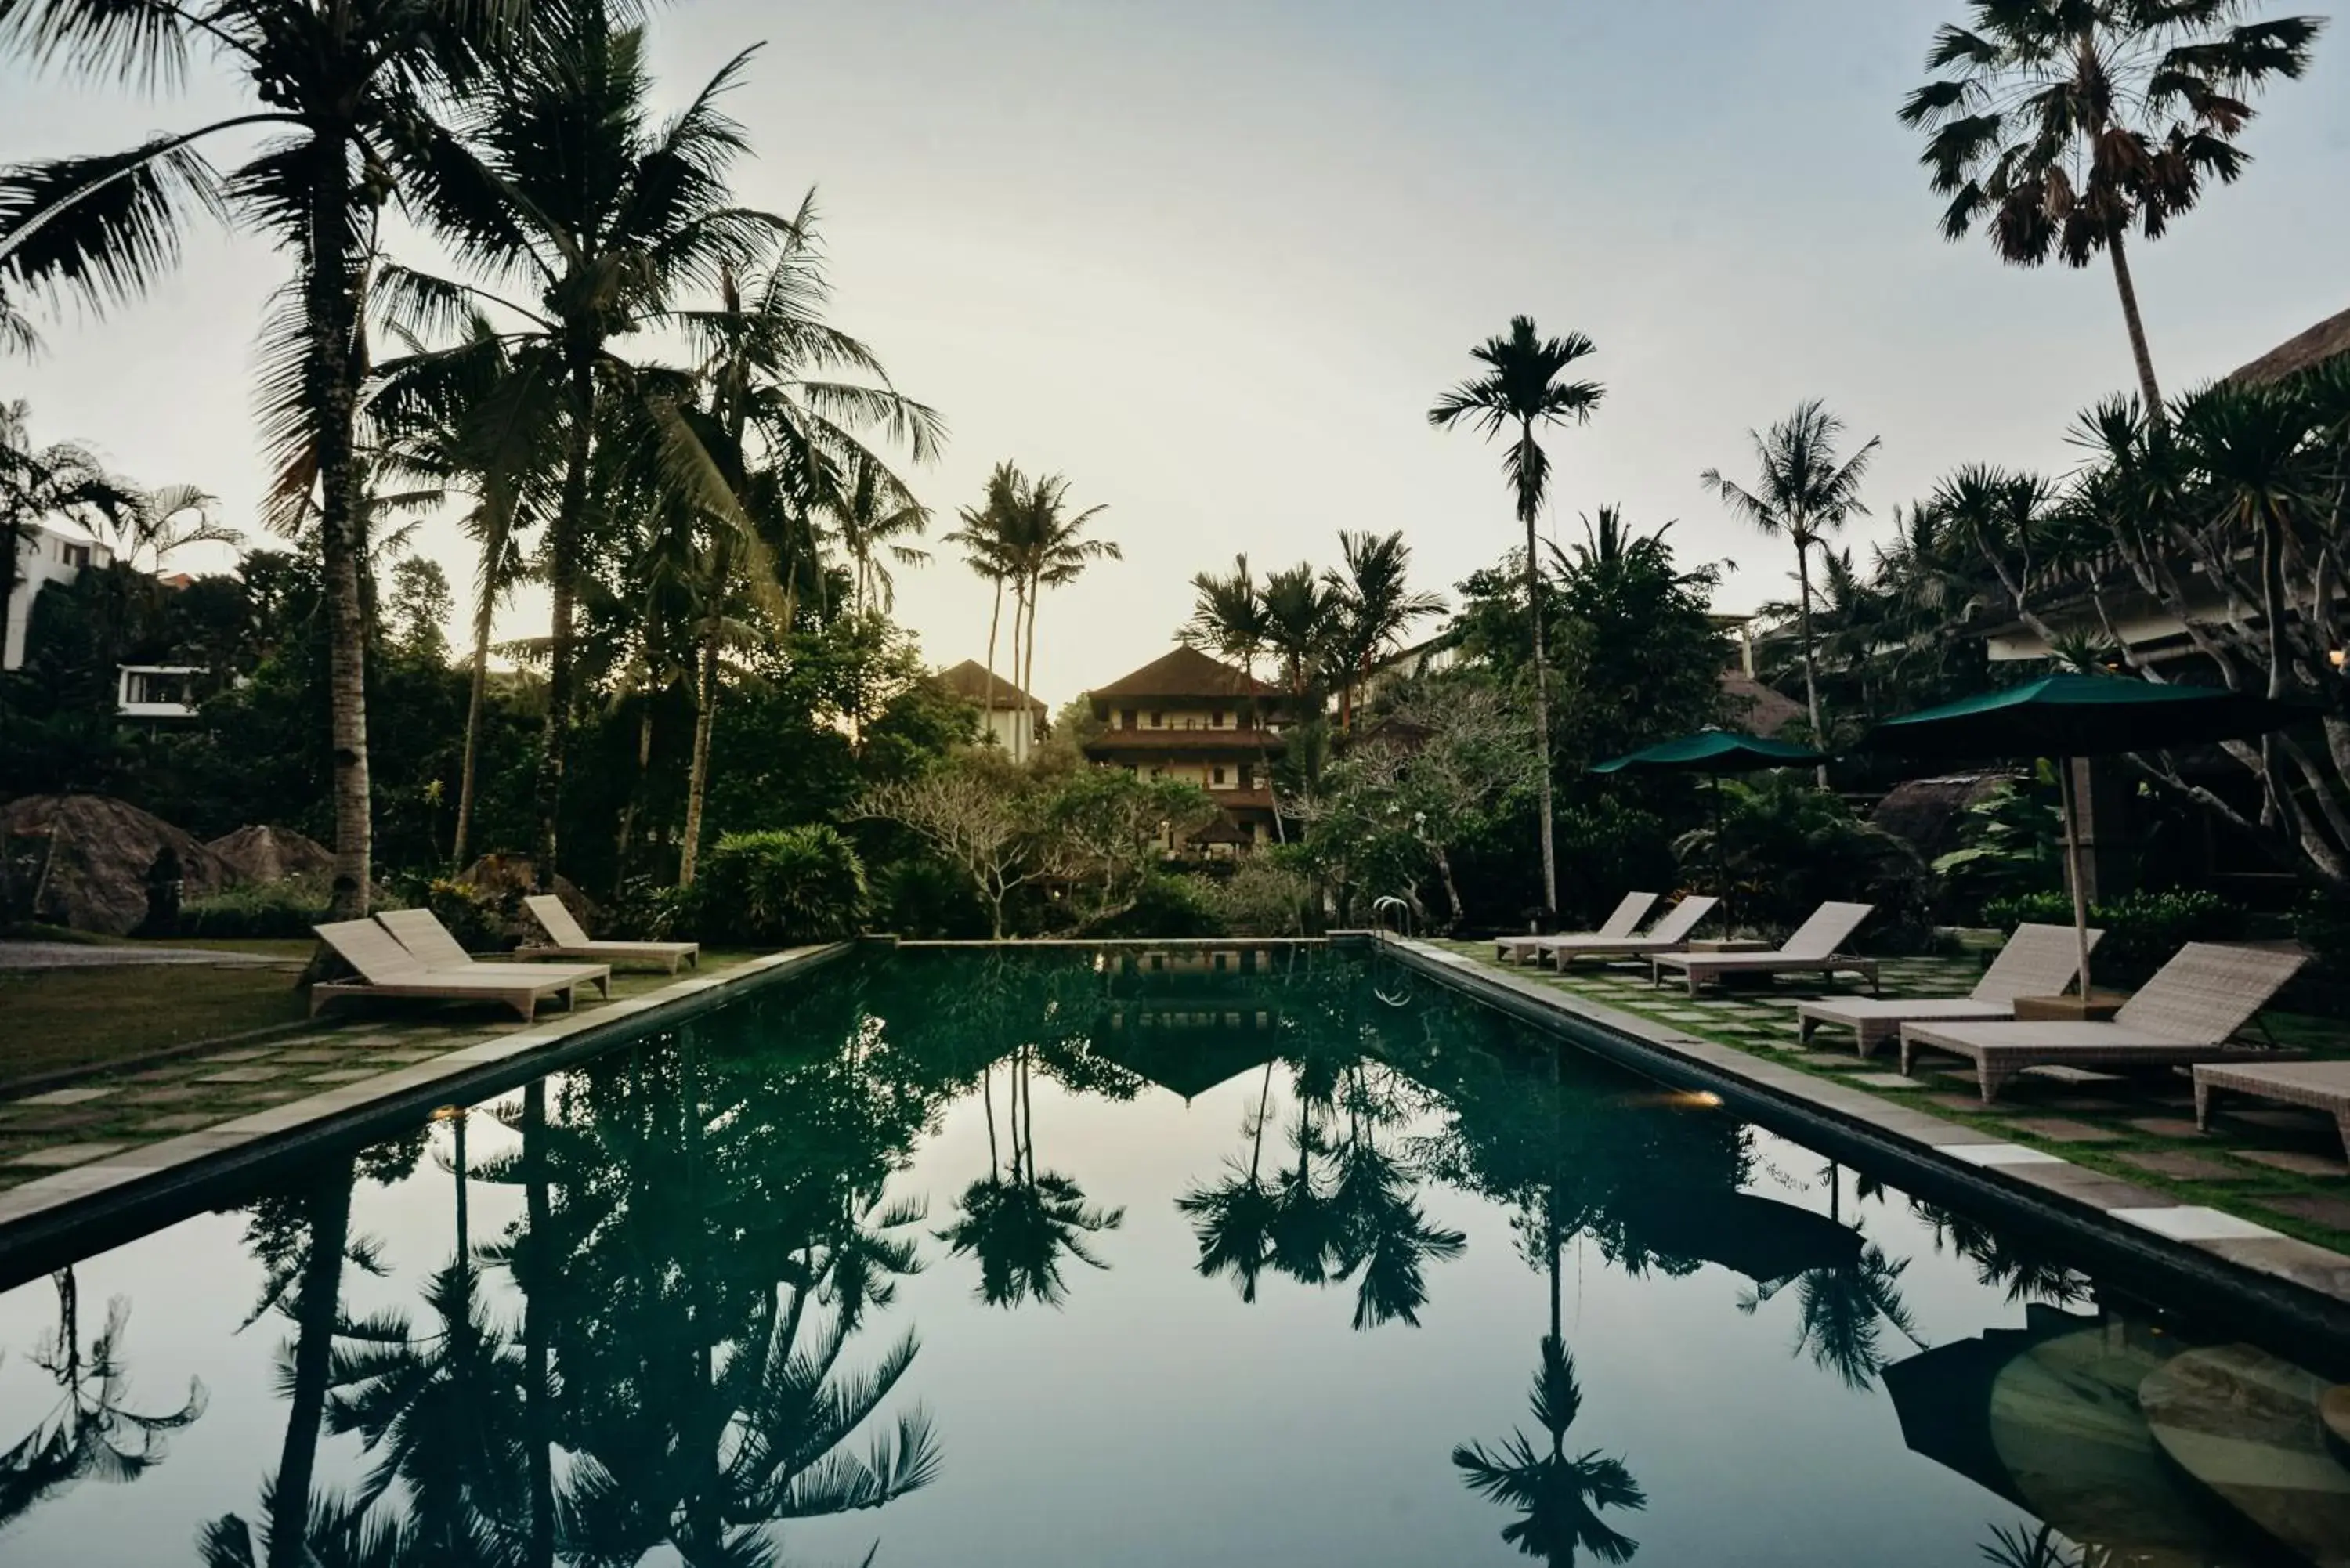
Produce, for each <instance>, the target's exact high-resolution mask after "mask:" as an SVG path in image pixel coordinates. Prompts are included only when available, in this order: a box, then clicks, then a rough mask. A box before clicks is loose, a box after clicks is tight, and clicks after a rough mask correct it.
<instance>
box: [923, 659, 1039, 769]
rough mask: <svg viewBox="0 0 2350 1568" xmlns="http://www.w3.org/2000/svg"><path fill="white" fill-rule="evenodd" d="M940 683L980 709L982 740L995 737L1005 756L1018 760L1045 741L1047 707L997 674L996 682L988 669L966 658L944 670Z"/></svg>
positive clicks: (976, 661) (940, 674) (941, 672)
mask: <svg viewBox="0 0 2350 1568" xmlns="http://www.w3.org/2000/svg"><path fill="white" fill-rule="evenodd" d="M937 679H938V682H939V684H940V685H941V686H942V687H944V688H945V689H946V690H947V691H951V692H952V693H954V695H956V696H958V697H960V698H962V700H963V701H966V702H969V703H970V704H971V705H972V707H974V708H977V709H979V710H980V739H981V740H982V741H983V742H984V741H986V740H987V739H989V738H990V737H993V740H994V742H995V744H997V745H999V746H1001V747H1003V754H1004V755H1005V756H1008V757H1011V758H1012V759H1014V761H1018V760H1020V759H1022V758H1024V757H1026V756H1027V755H1028V754H1029V753H1032V752H1034V751H1035V749H1036V745H1037V742H1041V741H1042V740H1044V738H1045V717H1046V712H1047V710H1046V709H1045V704H1044V703H1043V702H1042V701H1039V700H1038V699H1036V698H1035V697H1031V696H1029V695H1028V693H1026V692H1025V691H1021V690H1020V688H1018V687H1017V686H1014V685H1013V684H1012V682H1011V681H1009V680H1005V679H1004V678H1003V673H1002V672H1001V671H998V672H997V674H996V675H995V676H994V678H993V680H991V679H990V678H989V676H988V673H987V670H986V667H985V666H983V665H982V664H981V663H979V661H978V660H976V659H964V660H963V661H962V663H961V664H958V665H956V666H955V667H954V668H952V669H951V670H940V671H939V673H938V677H937Z"/></svg>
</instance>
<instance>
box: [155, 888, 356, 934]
mask: <svg viewBox="0 0 2350 1568" xmlns="http://www.w3.org/2000/svg"><path fill="white" fill-rule="evenodd" d="M333 901H334V891H333V889H332V888H330V887H329V886H328V879H327V878H326V877H323V876H317V877H283V878H280V879H279V880H277V881H275V882H254V883H249V884H247V885H246V886H244V887H242V888H229V889H227V890H226V891H225V892H220V893H214V894H212V895H211V896H209V897H207V898H190V899H187V900H186V901H185V902H183V903H182V904H181V906H180V919H179V922H178V924H177V926H176V927H175V928H174V929H175V931H176V933H177V934H178V935H180V936H182V937H211V938H214V939H221V938H240V937H307V936H308V935H309V934H310V928H311V927H312V926H315V925H317V924H318V923H319V922H321V921H323V920H324V919H327V915H328V908H329V906H330V905H331V904H332V903H333Z"/></svg>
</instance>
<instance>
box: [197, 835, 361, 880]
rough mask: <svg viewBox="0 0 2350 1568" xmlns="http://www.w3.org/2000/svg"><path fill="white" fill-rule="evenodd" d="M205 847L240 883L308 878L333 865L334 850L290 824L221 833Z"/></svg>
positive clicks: (331, 867) (332, 867) (328, 869)
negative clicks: (224, 864) (296, 830)
mask: <svg viewBox="0 0 2350 1568" xmlns="http://www.w3.org/2000/svg"><path fill="white" fill-rule="evenodd" d="M204 847H205V848H207V849H209V850H211V851H212V852H213V854H215V855H217V856H219V857H221V858H222V859H223V860H224V861H225V862H227V864H228V868H229V871H230V873H231V875H233V876H234V877H235V878H236V879H237V880H238V881H239V882H282V881H284V880H285V879H286V877H308V876H312V875H315V874H317V873H318V872H321V871H331V870H333V869H334V867H335V857H334V853H333V851H331V850H329V849H328V847H327V846H325V845H323V844H321V843H319V842H318V841H317V839H315V838H306V837H304V836H302V835H301V834H298V833H296V832H295V831H294V830H293V829H292V828H290V827H255V826H244V827H240V828H238V829H237V830H236V831H235V832H234V833H228V834H224V835H222V836H220V837H218V838H215V839H213V841H212V842H211V843H210V844H207V845H205V846H204Z"/></svg>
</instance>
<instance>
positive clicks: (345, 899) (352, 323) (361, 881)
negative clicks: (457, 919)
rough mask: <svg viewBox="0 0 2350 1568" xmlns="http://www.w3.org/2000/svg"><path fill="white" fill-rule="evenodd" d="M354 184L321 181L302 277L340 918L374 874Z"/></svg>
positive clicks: (359, 912) (363, 898) (364, 902)
mask: <svg viewBox="0 0 2350 1568" xmlns="http://www.w3.org/2000/svg"><path fill="white" fill-rule="evenodd" d="M349 208H350V192H349V191H348V189H347V188H346V187H345V186H343V185H342V184H341V183H340V182H338V181H334V180H327V181H321V182H319V183H318V185H317V187H316V188H315V190H314V194H313V196H312V199H311V213H310V229H311V236H310V245H309V252H310V261H309V264H308V267H307V276H306V277H305V279H304V283H303V287H304V291H305V293H306V294H307V299H306V300H305V301H304V308H305V311H306V314H307V317H308V321H309V330H310V344H309V348H308V350H307V365H306V367H305V377H306V379H307V381H308V383H309V386H308V388H307V391H308V393H309V401H310V405H311V408H312V410H313V412H314V414H315V417H316V418H317V421H318V423H317V443H318V450H317V458H318V514H319V518H318V524H319V525H318V534H319V543H320V546H321V548H320V554H321V556H322V561H321V565H322V566H324V568H325V571H326V578H327V626H328V649H329V651H328V678H327V679H328V714H329V717H328V728H329V732H330V735H331V743H332V747H333V752H334V797H335V882H334V901H333V905H332V908H333V911H334V918H335V919H341V920H353V919H365V918H366V916H367V909H368V894H369V887H370V884H371V882H372V879H373V867H371V866H370V865H369V860H370V858H371V855H372V850H373V843H372V825H371V822H370V818H369V805H370V802H369V784H368V730H367V605H366V601H365V599H364V597H362V595H361V593H360V588H359V576H360V574H361V573H362V572H363V571H365V569H366V565H365V557H366V553H367V541H366V539H365V537H364V536H363V529H364V524H362V522H361V519H360V509H359V466H358V463H357V462H356V461H355V459H354V455H353V448H354V446H355V444H356V437H355V434H354V425H355V423H356V421H357V418H358V404H359V375H360V372H361V368H360V366H359V363H358V359H359V352H360V345H359V340H358V332H359V317H358V300H357V298H356V296H355V291H354V287H353V284H352V278H351V275H350V272H349V270H348V268H349V257H348V254H346V253H347V250H348V244H349V242H348V237H347V235H346V220H347V219H348V215H349Z"/></svg>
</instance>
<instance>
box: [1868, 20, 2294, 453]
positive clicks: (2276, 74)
mask: <svg viewBox="0 0 2350 1568" xmlns="http://www.w3.org/2000/svg"><path fill="white" fill-rule="evenodd" d="M2251 9H2253V7H2252V6H2251V5H2248V4H2247V3H2246V0H1973V4H1971V5H1970V6H1969V7H1968V10H1969V12H1970V24H1971V25H1970V26H1958V25H1955V24H1954V25H1950V26H1944V27H1943V28H1941V29H1940V30H1939V32H1937V33H1936V34H1935V35H1934V47H1933V48H1932V49H1931V50H1930V51H1929V53H1928V55H1927V57H1926V68H1927V69H1928V70H1929V71H1938V72H1944V73H1947V74H1945V75H1942V76H1940V77H1939V78H1937V79H1935V80H1933V81H1930V82H1929V83H1927V84H1926V85H1925V86H1924V87H1921V88H1918V90H1917V91H1915V92H1913V93H1911V94H1910V95H1909V97H1908V100H1907V101H1906V102H1905V103H1904V104H1903V105H1902V108H1901V119H1902V121H1903V123H1905V124H1908V125H1910V126H1914V127H1916V128H1918V130H1923V131H1924V132H1926V137H1927V140H1926V151H1925V153H1924V155H1923V157H1922V158H1921V159H1920V161H1921V162H1923V163H1924V164H1925V165H1926V167H1927V168H1928V169H1929V170H1931V171H1932V175H1933V188H1934V190H1935V192H1937V193H1938V194H1940V195H1945V196H1948V197H1950V205H1949V207H1947V208H1946V209H1944V211H1943V213H1942V233H1943V234H1944V235H1945V236H1946V237H1947V238H1949V239H1951V240H1962V239H1964V238H1965V237H1966V236H1967V234H1969V233H1970V231H1971V230H1972V229H1973V228H1974V227H1975V225H1976V224H1977V223H1981V224H1982V225H1983V227H1984V229H1985V232H1986V233H1988V234H1989V235H1990V236H1991V248H1992V249H1993V250H1995V251H1996V252H1997V253H1998V254H1999V257H2000V259H2001V260H2002V261H2004V262H2007V263H2009V264H2010V265H2015V266H2038V265H2041V264H2042V263H2043V262H2045V261H2047V260H2048V258H2049V257H2050V256H2051V255H2054V256H2057V257H2059V258H2061V259H2062V260H2063V261H2064V265H2067V266H2074V267H2085V266H2087V265H2089V264H2090V262H2091V261H2093V260H2094V259H2095V256H2096V254H2097V253H2098V252H2099V251H2103V252H2105V254H2106V259H2107V260H2108V261H2110V262H2111V263H2112V265H2113V269H2114V287H2115V289H2116V292H2117V293H2119V295H2120V296H2121V302H2122V319H2123V320H2124V322H2125V323H2126V324H2127V326H2128V328H2129V340H2130V354H2131V357H2132V358H2134V359H2135V360H2136V362H2137V379H2138V389H2139V392H2140V395H2141V396H2142V397H2143V398H2144V399H2145V406H2146V408H2147V409H2148V410H2153V411H2154V415H2155V417H2156V418H2160V417H2161V413H2160V410H2162V407H2163V400H2162V392H2161V389H2160V388H2159V387H2158V384H2157V383H2156V380H2155V375H2154V356H2153V354H2152V352H2151V351H2150V350H2149V349H2148V348H2147V339H2146V324H2145V322H2144V320H2143V319H2142V318H2141V317H2140V315H2139V311H2138V301H2137V285H2136V284H2135V282H2134V281H2133V280H2132V278H2131V275H2130V266H2129V257H2128V252H2127V237H2128V235H2129V234H2131V232H2132V231H2136V232H2137V234H2141V235H2143V236H2144V237H2145V238H2147V239H2148V240H2157V239H2160V238H2161V237H2162V235H2163V234H2164V233H2165V232H2166V231H2167V230H2168V228H2169V226H2170V224H2171V223H2172V222H2173V221H2174V220H2175V219H2177V218H2178V217H2180V216H2181V215H2183V214H2185V213H2188V212H2189V211H2190V210H2191V209H2192V208H2193V207H2194V205H2195V203H2196V202H2197V201H2198V200H2199V198H2200V197H2201V195H2202V193H2203V189H2204V186H2205V183H2206V182H2209V181H2211V180H2218V181H2219V182H2221V183H2222V184H2232V183H2233V182H2235V181H2236V180H2237V179H2238V178H2239V177H2240V176H2241V174H2242V173H2243V171H2244V167H2245V165H2246V164H2247V163H2248V162H2249V161H2250V157H2249V155H2248V154H2246V153H2245V152H2244V151H2242V150H2241V148H2240V147H2238V146H2237V144H2236V143H2237V140H2238V139H2239V138H2240V137H2241V135H2242V133H2243V130H2244V127H2245V126H2246V124H2248V123H2249V122H2250V121H2251V119H2252V116H2253V113H2254V111H2253V109H2252V108H2251V105H2250V104H2249V103H2247V102H2246V101H2245V99H2246V97H2247V95H2249V94H2250V93H2251V92H2252V91H2254V90H2256V89H2258V88H2261V87H2262V86H2264V85H2266V84H2267V83H2268V82H2269V81H2270V80H2272V78H2280V77H2281V78H2287V79H2292V78H2298V77H2299V76H2300V75H2301V74H2302V72H2303V71H2304V70H2306V69H2307V68H2308V66H2309V59H2310V52H2311V47H2312V46H2313V44H2314V42H2315V41H2316V37H2317V35H2318V32H2319V31H2320V29H2321V28H2322V27H2323V26H2324V23H2323V22H2322V20H2321V19H2320V18H2318V17H2315V16H2281V17H2277V18H2274V19H2272V20H2266V21H2255V22H2246V21H2243V20H2241V18H2242V17H2243V16H2244V14H2245V13H2246V12H2247V11H2249V10H2251Z"/></svg>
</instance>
